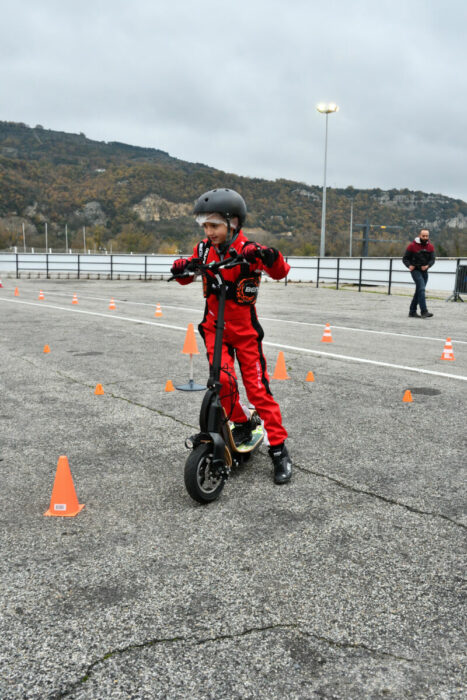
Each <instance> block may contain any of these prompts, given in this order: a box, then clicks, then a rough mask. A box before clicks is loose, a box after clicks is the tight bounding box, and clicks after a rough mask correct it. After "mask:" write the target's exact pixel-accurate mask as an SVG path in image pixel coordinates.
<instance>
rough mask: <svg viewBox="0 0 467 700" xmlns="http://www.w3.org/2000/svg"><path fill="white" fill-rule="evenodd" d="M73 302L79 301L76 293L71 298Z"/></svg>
mask: <svg viewBox="0 0 467 700" xmlns="http://www.w3.org/2000/svg"><path fill="white" fill-rule="evenodd" d="M71 303H72V304H77V303H78V297H77V295H76V294H73V299H72V300H71Z"/></svg>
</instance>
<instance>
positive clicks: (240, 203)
mask: <svg viewBox="0 0 467 700" xmlns="http://www.w3.org/2000/svg"><path fill="white" fill-rule="evenodd" d="M211 212H219V214H222V215H223V216H225V218H226V219H229V220H230V219H231V218H232V217H233V216H237V217H238V227H237V231H239V230H240V229H241V227H242V225H243V222H244V221H245V219H246V204H245V200H244V199H243V197H242V196H241V195H239V194H238V192H235V191H234V190H229V189H227V188H225V189H224V188H223V189H217V190H209V192H205V193H204V194H202V195H201V197H198V199H197V200H196V204H195V208H194V210H193V214H210V213H211Z"/></svg>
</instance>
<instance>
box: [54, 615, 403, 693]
mask: <svg viewBox="0 0 467 700" xmlns="http://www.w3.org/2000/svg"><path fill="white" fill-rule="evenodd" d="M288 629H291V630H295V631H297V632H298V633H299V634H302V635H304V636H306V637H309V638H311V639H316V640H318V641H320V642H324V643H325V644H328V645H329V646H332V647H335V648H336V649H362V650H364V651H367V652H369V653H370V654H375V655H379V656H384V657H388V658H391V659H394V660H395V661H404V662H406V663H414V662H415V659H411V658H408V657H405V656H400V655H398V654H392V653H391V652H388V651H383V650H381V649H373V648H372V647H370V646H368V645H367V644H363V643H361V642H345V641H337V640H335V639H331V638H329V637H324V636H322V635H318V634H314V633H312V632H306V631H305V630H303V629H301V627H300V624H299V623H296V622H291V623H277V624H271V625H265V626H264V627H250V628H247V629H244V630H242V631H241V632H236V633H231V634H221V635H216V636H214V637H206V638H205V639H196V638H195V637H184V636H176V637H162V638H156V639H150V640H148V641H147V642H141V643H140V644H129V645H128V646H126V647H122V648H120V649H114V650H113V651H109V652H107V653H106V654H104V655H103V656H101V657H100V658H99V659H96V660H95V661H93V662H92V663H90V664H89V665H88V667H87V668H86V671H85V673H84V675H83V676H81V678H79V679H78V680H76V681H74V682H73V683H71V684H70V686H69V687H68V688H66V689H65V690H62V691H57V692H54V693H52V694H51V695H49V696H48V697H49V700H61V699H62V698H66V697H68V696H69V695H70V694H71V693H73V691H74V690H76V689H77V688H79V686H80V685H82V684H83V683H86V682H87V681H88V680H89V678H90V677H91V675H92V674H93V671H94V669H95V668H96V666H98V665H99V664H102V663H104V662H105V661H107V659H110V658H112V657H114V656H117V655H123V654H126V653H129V652H132V651H136V650H138V649H149V648H150V647H153V646H156V645H159V644H176V643H177V642H183V643H188V644H190V643H191V644H192V645H193V646H202V645H204V644H209V643H212V642H222V641H225V640H231V639H239V638H240V637H246V636H248V635H250V634H262V633H263V632H270V631H272V630H288Z"/></svg>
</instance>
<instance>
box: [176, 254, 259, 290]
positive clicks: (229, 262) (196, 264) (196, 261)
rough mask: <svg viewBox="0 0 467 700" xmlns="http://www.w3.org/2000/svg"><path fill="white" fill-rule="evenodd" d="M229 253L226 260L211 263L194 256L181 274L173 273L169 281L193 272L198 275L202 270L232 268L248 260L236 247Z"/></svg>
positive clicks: (212, 270) (210, 270)
mask: <svg viewBox="0 0 467 700" xmlns="http://www.w3.org/2000/svg"><path fill="white" fill-rule="evenodd" d="M229 255H230V257H229V258H224V260H219V261H216V260H213V262H210V263H203V262H202V261H201V258H193V259H192V260H190V261H189V262H188V265H187V266H186V267H185V269H184V271H183V273H182V274H181V275H172V276H171V277H169V279H168V280H167V282H171V281H172V280H175V279H181V278H183V277H191V275H193V274H195V275H196V274H200V273H202V272H217V270H219V269H220V268H221V267H226V268H231V267H235V266H236V265H241V264H242V263H243V262H247V261H246V260H245V258H244V257H243V255H241V254H240V253H238V252H237V251H236V250H235V248H230V250H229Z"/></svg>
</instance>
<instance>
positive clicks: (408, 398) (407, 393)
mask: <svg viewBox="0 0 467 700" xmlns="http://www.w3.org/2000/svg"><path fill="white" fill-rule="evenodd" d="M402 401H403V402H404V403H412V401H413V398H412V392H411V391H410V389H406V390H405V393H404V396H403V397H402Z"/></svg>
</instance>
